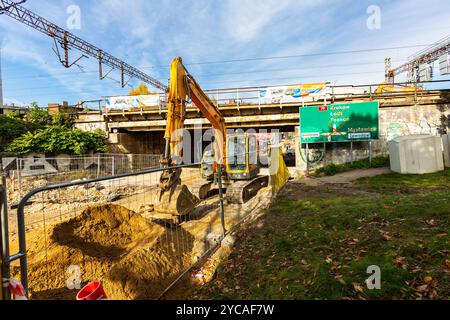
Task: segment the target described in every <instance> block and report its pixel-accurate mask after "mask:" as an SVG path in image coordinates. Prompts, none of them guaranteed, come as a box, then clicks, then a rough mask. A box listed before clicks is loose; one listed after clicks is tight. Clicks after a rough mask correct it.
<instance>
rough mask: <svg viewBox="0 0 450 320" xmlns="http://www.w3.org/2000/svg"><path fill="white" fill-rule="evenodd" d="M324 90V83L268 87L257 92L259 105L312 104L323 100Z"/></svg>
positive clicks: (325, 85)
mask: <svg viewBox="0 0 450 320" xmlns="http://www.w3.org/2000/svg"><path fill="white" fill-rule="evenodd" d="M326 88H327V84H326V83H311V84H299V85H292V86H284V87H270V88H266V89H261V90H259V100H260V102H261V103H280V102H281V103H289V102H312V101H317V100H319V99H323V98H324V96H325V94H326Z"/></svg>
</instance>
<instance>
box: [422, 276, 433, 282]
mask: <svg viewBox="0 0 450 320" xmlns="http://www.w3.org/2000/svg"><path fill="white" fill-rule="evenodd" d="M423 281H424V282H425V283H430V282H431V281H433V277H432V276H426V277H425V278H423Z"/></svg>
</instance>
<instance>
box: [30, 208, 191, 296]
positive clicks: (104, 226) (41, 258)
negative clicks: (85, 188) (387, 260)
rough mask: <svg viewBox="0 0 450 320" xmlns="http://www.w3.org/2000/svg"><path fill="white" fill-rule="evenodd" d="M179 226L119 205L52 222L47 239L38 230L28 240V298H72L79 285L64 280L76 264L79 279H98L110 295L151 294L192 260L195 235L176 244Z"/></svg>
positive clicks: (83, 281) (171, 279)
mask: <svg viewBox="0 0 450 320" xmlns="http://www.w3.org/2000/svg"><path fill="white" fill-rule="evenodd" d="M179 232H180V231H179V230H171V229H166V228H165V227H163V226H161V225H158V224H156V223H153V222H150V221H149V220H147V219H145V218H143V217H142V216H140V215H139V214H137V213H135V212H133V211H130V210H128V209H126V208H124V207H121V206H117V205H101V206H96V207H91V208H88V209H86V210H85V211H84V212H83V213H82V214H81V215H79V216H77V217H76V218H73V219H71V220H69V221H67V222H64V223H61V224H59V225H56V226H55V227H54V228H53V229H52V230H51V233H50V234H51V237H50V239H49V238H48V237H44V236H43V235H42V233H39V234H36V235H35V237H34V239H32V240H29V241H30V242H32V243H33V245H32V246H30V248H29V253H28V262H29V265H28V271H29V272H28V276H29V287H30V291H31V298H32V299H74V298H75V296H76V294H77V291H78V290H69V289H67V287H66V286H67V280H68V277H69V276H70V274H68V272H67V268H68V267H69V266H73V265H75V266H79V267H80V270H81V278H82V283H83V285H84V284H86V283H88V282H90V281H94V280H100V281H102V282H103V284H104V287H105V290H106V293H107V295H108V297H109V298H110V299H155V298H157V297H158V295H159V294H160V293H161V292H162V290H163V289H164V288H165V286H167V285H168V284H169V283H170V282H171V281H173V280H174V278H175V277H176V276H177V275H178V274H179V272H180V271H181V270H183V269H185V268H186V267H187V266H189V265H190V263H191V260H190V256H191V251H192V248H193V245H194V244H193V242H194V240H193V239H190V238H192V237H189V234H185V235H184V237H185V240H186V239H187V240H188V241H184V242H183V244H182V245H180V243H179V242H177V241H176V240H177V239H178V238H177V237H179V236H180V234H179ZM175 233H176V234H175ZM28 239H30V236H29V237H28Z"/></svg>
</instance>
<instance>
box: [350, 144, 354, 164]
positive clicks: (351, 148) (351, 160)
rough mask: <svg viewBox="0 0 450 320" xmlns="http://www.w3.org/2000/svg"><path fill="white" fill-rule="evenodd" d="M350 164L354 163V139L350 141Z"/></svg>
mask: <svg viewBox="0 0 450 320" xmlns="http://www.w3.org/2000/svg"><path fill="white" fill-rule="evenodd" d="M350 164H351V165H353V141H350Z"/></svg>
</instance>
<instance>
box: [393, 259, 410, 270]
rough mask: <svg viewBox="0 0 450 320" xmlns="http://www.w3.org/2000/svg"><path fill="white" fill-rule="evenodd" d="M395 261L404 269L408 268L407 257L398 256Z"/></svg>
mask: <svg viewBox="0 0 450 320" xmlns="http://www.w3.org/2000/svg"><path fill="white" fill-rule="evenodd" d="M394 263H395V264H396V265H397V266H399V267H401V268H402V269H405V270H406V268H407V263H406V258H405V257H397V258H395V259H394Z"/></svg>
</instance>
